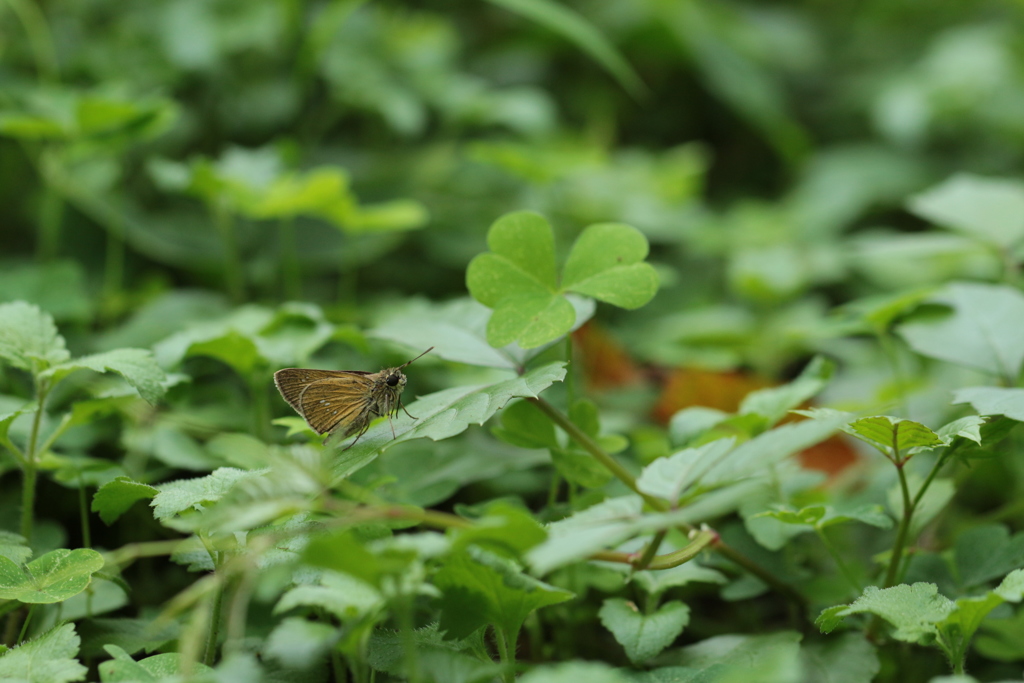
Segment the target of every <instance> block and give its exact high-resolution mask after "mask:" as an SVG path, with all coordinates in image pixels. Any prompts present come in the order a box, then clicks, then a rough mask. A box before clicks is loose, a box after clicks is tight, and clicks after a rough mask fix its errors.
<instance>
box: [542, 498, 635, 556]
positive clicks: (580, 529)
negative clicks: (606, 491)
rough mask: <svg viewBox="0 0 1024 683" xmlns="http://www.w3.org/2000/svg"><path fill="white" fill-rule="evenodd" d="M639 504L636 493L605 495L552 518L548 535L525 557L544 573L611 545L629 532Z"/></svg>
mask: <svg viewBox="0 0 1024 683" xmlns="http://www.w3.org/2000/svg"><path fill="white" fill-rule="evenodd" d="M642 505H643V501H642V499H641V498H640V497H639V496H623V497H621V498H609V499H608V500H605V501H604V502H601V503H598V504H597V505H594V506H593V507H590V508H587V509H586V510H583V511H581V512H577V513H575V514H573V515H572V516H570V517H567V518H565V519H563V520H559V521H557V522H554V523H553V524H550V525H548V539H547V540H546V541H545V542H544V543H541V544H540V545H538V546H537V547H535V548H533V549H532V550H530V552H529V553H527V555H526V558H527V561H528V562H529V564H530V566H531V567H532V568H533V570H534V572H536V573H537V574H546V573H548V572H550V571H551V570H552V569H555V568H557V567H560V566H562V565H565V564H569V563H570V562H574V561H576V560H580V559H583V558H585V557H587V556H589V555H591V554H592V553H594V552H597V551H598V550H602V549H604V548H607V547H614V546H616V545H618V544H619V543H622V542H623V541H625V540H626V539H627V538H629V537H630V536H632V534H633V524H634V523H635V522H636V521H637V520H638V519H639V518H640V516H641V509H642Z"/></svg>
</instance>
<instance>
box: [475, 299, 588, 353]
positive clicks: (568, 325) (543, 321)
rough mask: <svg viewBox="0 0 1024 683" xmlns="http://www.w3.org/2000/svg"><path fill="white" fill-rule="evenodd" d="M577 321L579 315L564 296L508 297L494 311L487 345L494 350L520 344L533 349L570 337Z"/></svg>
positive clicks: (489, 325) (488, 329)
mask: <svg viewBox="0 0 1024 683" xmlns="http://www.w3.org/2000/svg"><path fill="white" fill-rule="evenodd" d="M575 321H576V311H575V310H574V309H573V307H572V304H570V303H569V302H568V301H566V300H565V298H564V297H563V296H561V295H560V294H550V293H547V292H541V293H536V294H534V293H524V294H516V295H513V296H507V297H505V298H503V299H502V300H501V301H500V302H498V304H497V305H496V306H495V307H494V313H493V314H492V315H491V319H490V320H489V321H488V322H487V342H488V343H489V344H490V345H491V346H494V347H502V346H507V345H508V344H511V343H513V342H516V343H518V344H519V345H520V346H521V347H523V348H524V349H532V348H535V347H537V346H542V345H543V344H547V343H548V342H550V341H552V340H553V339H558V338H559V337H561V336H563V335H565V334H568V333H569V330H571V329H572V325H573V323H574V322H575Z"/></svg>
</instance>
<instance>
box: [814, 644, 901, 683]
mask: <svg viewBox="0 0 1024 683" xmlns="http://www.w3.org/2000/svg"><path fill="white" fill-rule="evenodd" d="M800 659H801V660H802V661H803V664H804V671H805V676H806V678H805V679H804V680H805V681H808V682H809V681H814V682H815V683H871V681H874V680H875V676H877V675H878V672H879V670H880V669H881V663H880V662H879V661H878V650H877V649H876V648H875V646H874V645H873V644H872V643H871V642H869V641H868V639H867V638H865V637H864V635H863V634H860V633H840V634H837V635H834V636H831V637H829V638H827V639H826V640H824V641H820V642H810V643H805V644H803V645H802V646H801V648H800Z"/></svg>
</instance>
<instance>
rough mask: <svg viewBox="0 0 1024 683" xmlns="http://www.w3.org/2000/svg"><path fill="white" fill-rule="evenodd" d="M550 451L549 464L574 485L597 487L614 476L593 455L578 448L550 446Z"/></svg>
mask: <svg viewBox="0 0 1024 683" xmlns="http://www.w3.org/2000/svg"><path fill="white" fill-rule="evenodd" d="M550 453H551V464H552V465H554V466H555V469H557V470H558V473H559V474H560V475H562V476H563V477H565V480H566V481H568V482H570V483H571V484H573V485H574V486H581V487H583V488H586V489H597V488H601V487H602V486H604V485H605V484H607V483H608V482H610V481H611V480H612V478H613V476H614V475H612V473H611V472H609V471H608V468H607V467H605V466H604V465H602V464H601V463H599V462H598V461H597V460H595V459H594V456H592V455H590V454H589V453H587V452H586V451H583V450H581V449H579V448H573V447H572V446H570V447H569V448H552V449H550Z"/></svg>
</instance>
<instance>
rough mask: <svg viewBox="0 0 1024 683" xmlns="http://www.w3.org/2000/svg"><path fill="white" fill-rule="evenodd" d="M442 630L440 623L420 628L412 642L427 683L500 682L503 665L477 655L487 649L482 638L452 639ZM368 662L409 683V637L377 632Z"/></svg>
mask: <svg viewBox="0 0 1024 683" xmlns="http://www.w3.org/2000/svg"><path fill="white" fill-rule="evenodd" d="M447 635H448V634H442V633H441V632H440V631H439V630H438V626H437V623H436V622H435V623H433V624H430V625H428V626H425V627H423V628H419V629H416V630H415V631H413V633H412V640H413V642H414V647H415V648H416V660H417V661H416V664H417V668H418V669H419V672H420V675H422V676H424V678H425V680H428V681H436V682H437V683H440V682H441V681H444V682H445V683H448V682H449V681H450V682H451V683H490V682H491V681H494V680H496V678H495V677H496V676H497V675H498V674H499V673H500V671H501V666H500V665H499V664H497V663H492V662H490V661H487V660H485V661H481V660H480V658H479V656H478V655H476V654H475V653H477V652H479V651H480V649H481V648H482V647H483V639H482V637H481V635H480V634H479V633H478V634H474V635H473V636H472V637H470V638H467V639H465V640H452V639H451V638H448V637H447ZM368 649H369V652H367V654H366V660H367V662H368V663H369V664H370V666H372V667H373V668H374V669H375V670H377V671H381V672H384V673H386V674H388V675H389V676H391V677H396V678H397V679H401V680H407V679H408V678H409V675H408V672H407V670H406V663H407V662H408V658H407V652H408V637H407V636H406V635H405V634H403V633H400V632H395V631H389V630H386V629H375V630H374V631H373V633H372V635H371V636H370V637H369V648H368Z"/></svg>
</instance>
